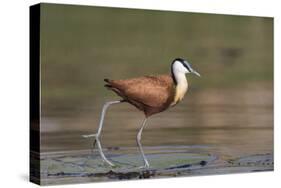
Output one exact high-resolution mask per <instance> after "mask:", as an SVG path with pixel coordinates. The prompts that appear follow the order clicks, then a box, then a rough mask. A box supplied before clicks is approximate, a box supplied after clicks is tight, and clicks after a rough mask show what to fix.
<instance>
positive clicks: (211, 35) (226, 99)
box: [41, 4, 273, 155]
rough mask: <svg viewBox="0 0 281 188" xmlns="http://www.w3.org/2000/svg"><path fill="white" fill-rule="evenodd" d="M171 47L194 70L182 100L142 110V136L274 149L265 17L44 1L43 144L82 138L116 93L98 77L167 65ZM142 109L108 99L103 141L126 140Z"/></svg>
mask: <svg viewBox="0 0 281 188" xmlns="http://www.w3.org/2000/svg"><path fill="white" fill-rule="evenodd" d="M176 57H183V58H186V59H187V60H188V61H189V62H190V63H191V64H192V66H193V67H194V69H195V70H197V71H198V72H199V73H200V74H201V75H202V77H201V78H200V79H199V78H198V77H195V76H192V75H187V79H188V81H189V83H190V88H189V91H188V93H187V95H186V97H185V100H184V101H183V102H182V103H180V104H179V105H178V106H176V107H175V108H172V109H170V110H169V111H168V112H164V113H163V114H158V115H156V116H155V117H152V118H151V120H150V122H148V124H149V125H148V128H147V130H145V132H144V136H143V138H144V139H143V142H144V145H163V144H167V145H169V144H175V145H189V144H214V145H216V146H219V145H220V144H221V145H222V146H223V147H226V148H230V149H228V150H227V151H226V150H224V151H222V152H229V153H231V154H233V155H234V154H236V153H240V154H241V152H245V153H247V152H264V151H267V152H271V151H272V150H273V149H272V147H273V146H272V145H273V139H272V137H273V18H265V17H250V16H229V15H216V14H199V13H184V12H171V11H153V10H137V9H120V8H103V7H90V6H72V5H55V4H43V5H42V9H41V84H42V85H41V86H42V87H41V89H42V92H41V102H42V108H41V109H42V119H41V120H42V124H41V131H42V142H41V143H42V151H54V150H56V151H57V150H72V149H86V148H89V143H90V142H89V141H86V140H83V139H82V138H81V137H80V135H81V134H88V133H94V132H95V131H96V130H97V124H98V120H99V115H100V111H101V108H102V105H103V103H104V102H106V101H109V100H113V99H118V97H117V96H116V95H115V94H113V93H112V92H111V91H108V90H106V89H105V88H104V87H103V85H104V83H103V79H104V78H110V79H123V78H131V77H137V76H142V75H153V74H166V73H170V64H171V62H172V60H173V59H174V58H176ZM142 118H143V115H142V114H141V113H140V112H139V111H138V110H136V109H135V108H134V107H132V106H130V105H128V104H121V105H119V106H114V107H112V108H111V109H110V110H109V112H108V115H107V116H106V121H105V128H104V136H103V140H104V141H103V143H104V145H106V146H116V145H117V146H135V136H136V133H137V129H138V128H139V126H140V123H141V119H142ZM245 130H246V131H245ZM163 138H169V139H163ZM223 147H220V148H223Z"/></svg>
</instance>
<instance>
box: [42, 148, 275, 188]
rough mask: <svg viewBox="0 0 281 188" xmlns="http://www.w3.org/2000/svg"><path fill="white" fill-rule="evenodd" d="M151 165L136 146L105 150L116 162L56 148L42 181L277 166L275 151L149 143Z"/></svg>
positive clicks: (93, 153)
mask: <svg viewBox="0 0 281 188" xmlns="http://www.w3.org/2000/svg"><path fill="white" fill-rule="evenodd" d="M145 151H146V153H147V158H148V160H149V161H150V165H151V166H150V167H149V168H148V169H143V168H140V166H141V165H142V160H141V158H140V156H139V154H138V153H136V148H129V147H127V148H125V147H124V148H111V149H106V150H105V153H106V155H107V156H108V157H109V159H110V160H111V161H112V162H113V163H114V164H115V167H109V166H108V165H106V164H104V163H103V161H102V160H101V158H100V156H99V155H98V153H97V151H95V150H92V151H89V150H80V151H71V152H54V153H48V154H42V156H41V159H40V160H41V171H40V175H41V178H42V179H41V183H42V184H44V185H51V184H62V183H78V182H93V181H94V182H97V181H114V180H129V179H144V178H163V177H176V176H195V175H208V174H223V173H238V172H239V173H241V172H257V171H270V170H273V156H272V154H271V153H265V154H256V155H249V156H243V157H239V158H232V157H230V156H222V155H219V154H217V153H216V149H215V148H214V147H209V146H203V145H202V146H199V145H198V146H195V145H193V146H162V147H146V148H145Z"/></svg>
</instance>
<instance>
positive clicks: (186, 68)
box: [171, 58, 201, 77]
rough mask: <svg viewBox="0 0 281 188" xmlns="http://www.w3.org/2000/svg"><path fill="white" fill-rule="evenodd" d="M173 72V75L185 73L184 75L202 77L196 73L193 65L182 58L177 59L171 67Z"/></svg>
mask: <svg viewBox="0 0 281 188" xmlns="http://www.w3.org/2000/svg"><path fill="white" fill-rule="evenodd" d="M171 71H172V74H174V75H175V74H179V73H183V74H187V73H193V74H195V75H197V76H199V77H200V76H201V75H200V74H199V73H198V72H197V71H195V70H194V69H193V68H192V67H191V65H190V64H189V63H188V62H187V61H186V60H185V59H182V58H176V59H174V61H173V62H172V65H171Z"/></svg>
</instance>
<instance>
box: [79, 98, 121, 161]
mask: <svg viewBox="0 0 281 188" xmlns="http://www.w3.org/2000/svg"><path fill="white" fill-rule="evenodd" d="M121 102H123V101H110V102H106V103H105V104H104V105H103V108H102V112H101V118H100V122H99V128H98V132H97V133H96V134H89V135H82V136H83V137H84V138H90V137H95V141H94V143H93V145H95V143H97V146H98V150H99V153H100V156H101V157H102V159H103V161H104V162H106V163H107V164H108V165H110V166H114V164H113V163H111V162H110V161H109V160H108V159H107V158H106V157H105V155H104V153H103V151H102V146H101V143H100V135H101V131H102V126H103V120H104V115H105V113H106V110H107V108H108V107H109V106H110V105H112V104H117V103H121Z"/></svg>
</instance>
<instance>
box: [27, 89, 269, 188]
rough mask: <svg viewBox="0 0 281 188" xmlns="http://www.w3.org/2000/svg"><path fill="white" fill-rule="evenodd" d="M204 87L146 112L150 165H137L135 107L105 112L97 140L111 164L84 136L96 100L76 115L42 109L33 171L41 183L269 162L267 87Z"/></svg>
mask: <svg viewBox="0 0 281 188" xmlns="http://www.w3.org/2000/svg"><path fill="white" fill-rule="evenodd" d="M207 93H208V95H207V96H206V92H196V93H194V94H190V95H189V96H188V97H187V100H184V101H182V103H181V104H180V105H178V106H176V107H175V108H171V109H169V110H168V111H166V112H163V113H160V114H158V115H155V116H152V117H151V118H150V119H149V120H148V126H147V127H146V128H145V129H144V131H143V136H142V144H143V147H144V152H145V154H146V156H147V158H148V160H149V162H150V165H151V166H150V168H149V169H140V168H139V167H140V166H141V165H142V159H141V156H140V154H139V152H138V148H137V146H136V134H137V131H138V129H139V127H140V123H141V121H142V118H143V116H142V114H141V113H140V112H139V111H138V110H136V109H135V108H134V107H132V106H130V105H128V104H120V105H116V106H112V107H111V108H110V109H109V110H108V112H107V114H106V117H105V122H104V129H103V131H102V137H101V144H102V146H103V148H104V152H105V155H106V156H107V157H108V158H109V159H110V160H111V161H112V162H113V163H114V164H115V165H116V167H113V168H111V167H109V166H107V165H106V164H104V163H103V161H102V160H101V157H100V156H99V154H98V152H97V150H96V149H94V150H93V149H91V147H92V143H93V141H94V140H93V138H89V139H85V138H83V137H82V135H83V134H91V133H94V132H95V131H96V130H97V125H98V121H99V113H100V108H101V107H102V103H97V104H95V105H94V108H86V109H81V111H80V112H79V115H76V116H74V115H73V114H72V111H71V112H68V111H59V112H58V113H60V114H59V116H46V118H42V125H43V126H42V127H41V128H42V133H41V152H42V153H41V155H40V158H38V157H37V158H36V155H32V156H34V159H35V160H34V164H36V163H38V162H40V165H41V170H40V172H33V173H38V174H40V176H41V178H42V180H41V183H42V184H46V185H47V184H63V183H77V182H96V181H111V180H112V181H113V180H124V179H140V178H161V177H175V176H194V175H208V174H225V173H240V172H257V171H271V170H273V169H274V167H273V161H274V160H273V103H272V92H271V90H270V89H269V90H260V89H259V88H255V87H254V88H250V89H248V90H246V89H245V90H244V91H243V92H237V91H235V90H224V91H212V90H210V91H209V92H207ZM188 98H193V99H196V100H194V101H190V100H188ZM257 99H259V100H257Z"/></svg>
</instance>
